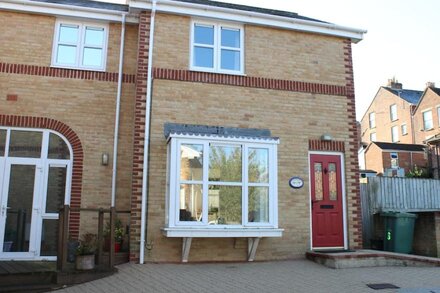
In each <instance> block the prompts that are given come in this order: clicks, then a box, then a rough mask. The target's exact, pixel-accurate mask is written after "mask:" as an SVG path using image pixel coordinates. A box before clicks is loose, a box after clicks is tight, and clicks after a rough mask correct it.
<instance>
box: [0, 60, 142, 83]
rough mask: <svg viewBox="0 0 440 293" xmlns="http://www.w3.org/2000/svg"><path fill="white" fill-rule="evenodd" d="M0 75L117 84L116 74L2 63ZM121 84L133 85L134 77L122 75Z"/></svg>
mask: <svg viewBox="0 0 440 293" xmlns="http://www.w3.org/2000/svg"><path fill="white" fill-rule="evenodd" d="M0 73H10V74H24V75H37V76H49V77H60V78H72V79H87V80H98V81H108V82H118V73H117V72H102V71H89V70H78V69H66V68H55V67H48V66H38V65H26V64H10V63H4V62H0ZM122 82H124V83H134V82H135V75H134V74H123V75H122Z"/></svg>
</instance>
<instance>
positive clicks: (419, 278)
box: [60, 259, 440, 293]
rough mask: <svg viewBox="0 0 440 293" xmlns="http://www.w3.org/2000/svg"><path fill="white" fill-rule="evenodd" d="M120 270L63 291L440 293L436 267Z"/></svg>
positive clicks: (277, 264)
mask: <svg viewBox="0 0 440 293" xmlns="http://www.w3.org/2000/svg"><path fill="white" fill-rule="evenodd" d="M118 270H119V272H118V273H117V274H115V275H113V276H110V277H107V278H104V279H100V280H96V281H93V282H89V283H84V284H81V285H76V286H73V287H69V288H65V289H63V290H60V292H71V293H75V292H78V293H84V292H91V293H93V292H124V293H128V292H183V293H185V292H188V293H198V292H209V293H215V292H219V293H220V292H222V293H223V292H249V293H250V292H252V293H254V292H289V293H291V292H294V293H301V292H304V293H313V292H317V293H318V292H326V293H327V292H329V293H331V292H335V293H339V292H369V293H373V292H380V293H391V292H399V293H400V292H404V293H410V292H411V293H412V292H414V293H419V292H420V293H425V292H428V293H429V292H430V291H420V290H430V289H429V288H434V291H433V292H435V293H440V291H438V288H440V269H439V268H438V267H437V268H435V267H370V268H350V269H331V268H327V267H325V266H322V265H319V264H316V263H314V262H311V261H308V260H305V259H301V260H291V261H274V262H254V263H209V264H143V265H139V264H124V265H120V266H118ZM379 283H390V284H393V285H396V286H397V287H399V288H400V289H382V290H374V289H371V288H369V287H367V284H379ZM435 288H437V289H435ZM404 290H413V291H404ZM414 290H419V291H414ZM435 290H437V291H435Z"/></svg>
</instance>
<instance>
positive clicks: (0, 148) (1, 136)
mask: <svg viewBox="0 0 440 293" xmlns="http://www.w3.org/2000/svg"><path fill="white" fill-rule="evenodd" d="M5 150H6V129H0V157H3V156H4V155H5Z"/></svg>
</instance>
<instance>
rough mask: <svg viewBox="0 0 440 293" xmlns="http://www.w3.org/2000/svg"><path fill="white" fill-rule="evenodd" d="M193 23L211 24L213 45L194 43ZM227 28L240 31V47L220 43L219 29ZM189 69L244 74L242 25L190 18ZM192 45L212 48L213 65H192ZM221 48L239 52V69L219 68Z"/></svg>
mask: <svg viewBox="0 0 440 293" xmlns="http://www.w3.org/2000/svg"><path fill="white" fill-rule="evenodd" d="M195 25H202V26H213V27H214V45H213V46H211V45H206V44H196V43H194V28H195ZM222 28H227V29H232V30H239V31H240V48H239V49H237V48H230V47H222V45H221V29H222ZM190 32H191V35H190V50H189V52H190V58H189V60H190V61H189V62H190V66H189V68H190V70H193V71H203V72H212V73H224V74H232V75H244V26H243V25H239V24H234V23H227V22H211V21H207V20H192V21H191V28H190ZM194 46H200V47H206V48H213V51H214V56H213V58H214V60H213V67H212V68H208V67H200V66H195V65H194V57H195V55H194ZM222 49H228V50H233V51H238V52H240V70H227V69H222V68H221V50H222Z"/></svg>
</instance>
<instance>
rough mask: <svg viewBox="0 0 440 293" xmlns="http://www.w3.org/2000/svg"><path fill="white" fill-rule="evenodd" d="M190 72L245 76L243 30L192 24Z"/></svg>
mask: <svg viewBox="0 0 440 293" xmlns="http://www.w3.org/2000/svg"><path fill="white" fill-rule="evenodd" d="M191 35H192V37H191V66H190V67H191V69H192V70H199V71H209V72H219V73H230V74H243V64H244V61H243V59H244V58H243V27H241V26H235V25H229V24H219V23H205V22H193V23H192V28H191Z"/></svg>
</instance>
